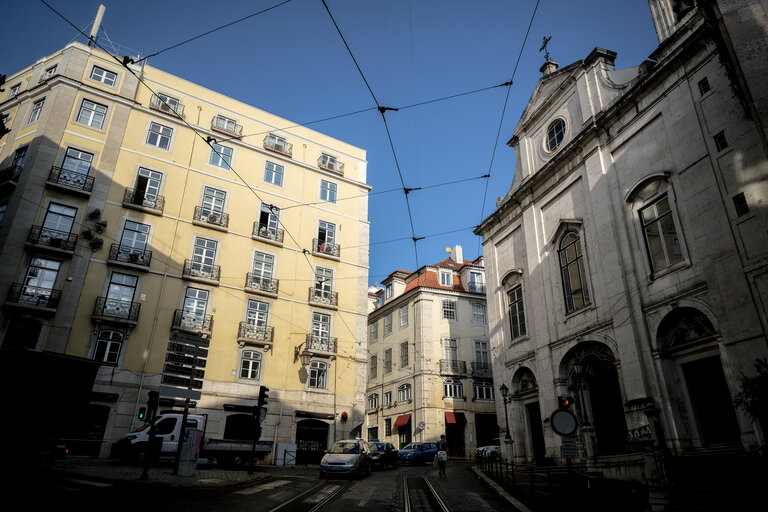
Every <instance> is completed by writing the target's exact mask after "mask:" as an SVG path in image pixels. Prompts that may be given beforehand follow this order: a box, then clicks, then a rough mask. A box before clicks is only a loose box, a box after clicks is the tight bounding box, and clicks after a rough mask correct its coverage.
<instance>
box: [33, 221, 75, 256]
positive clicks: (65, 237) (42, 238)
mask: <svg viewBox="0 0 768 512" xmlns="http://www.w3.org/2000/svg"><path fill="white" fill-rule="evenodd" d="M27 243H29V244H33V245H40V246H44V247H52V248H54V249H61V250H64V251H74V250H75V245H77V235H76V234H74V233H67V232H66V231H58V230H56V229H50V228H45V227H43V226H32V228H31V229H30V230H29V235H28V236H27Z"/></svg>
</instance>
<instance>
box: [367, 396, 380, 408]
mask: <svg viewBox="0 0 768 512" xmlns="http://www.w3.org/2000/svg"><path fill="white" fill-rule="evenodd" d="M378 407H379V394H378V393H373V394H371V395H368V410H373V409H378Z"/></svg>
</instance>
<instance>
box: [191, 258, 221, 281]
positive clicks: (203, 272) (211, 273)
mask: <svg viewBox="0 0 768 512" xmlns="http://www.w3.org/2000/svg"><path fill="white" fill-rule="evenodd" d="M182 276H183V277H184V279H189V280H190V281H197V282H199V283H206V284H215V285H218V284H219V279H220V278H221V267H220V266H219V265H211V264H210V263H201V262H199V261H194V260H184V270H183V271H182Z"/></svg>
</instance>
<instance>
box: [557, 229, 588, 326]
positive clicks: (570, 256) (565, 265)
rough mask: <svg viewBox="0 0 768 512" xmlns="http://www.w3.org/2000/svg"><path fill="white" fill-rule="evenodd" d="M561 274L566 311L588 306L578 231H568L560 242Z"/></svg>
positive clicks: (582, 255)
mask: <svg viewBox="0 0 768 512" xmlns="http://www.w3.org/2000/svg"><path fill="white" fill-rule="evenodd" d="M558 254H559V256H560V273H561V275H562V277H563V293H564V294H565V309H566V312H568V313H570V312H571V311H575V310H577V309H581V308H583V307H584V306H587V305H588V304H589V303H590V302H589V290H588V289H587V279H586V277H587V276H586V273H585V272H584V254H583V253H582V250H581V240H580V239H579V234H578V233H577V232H576V231H568V232H567V233H566V234H565V235H564V236H563V238H562V239H561V240H560V250H559V251H558Z"/></svg>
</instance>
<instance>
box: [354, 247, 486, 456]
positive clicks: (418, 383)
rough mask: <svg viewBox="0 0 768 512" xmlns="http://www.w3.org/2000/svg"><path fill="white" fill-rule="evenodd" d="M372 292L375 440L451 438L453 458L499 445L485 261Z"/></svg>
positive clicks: (431, 269)
mask: <svg viewBox="0 0 768 512" xmlns="http://www.w3.org/2000/svg"><path fill="white" fill-rule="evenodd" d="M381 285H382V287H380V288H379V287H373V288H372V289H371V290H370V292H369V299H370V313H369V317H368V324H369V325H368V329H369V331H368V354H369V357H368V362H369V365H368V392H367V400H366V410H367V413H366V426H367V429H368V431H367V436H368V439H369V440H380V441H387V442H391V443H393V444H394V445H395V446H397V447H399V448H402V447H404V446H405V445H406V444H408V443H410V442H417V441H427V442H434V441H437V440H438V439H440V436H441V435H443V434H445V435H446V440H447V442H448V447H449V452H450V453H451V456H452V457H462V456H466V457H472V456H474V450H475V448H477V447H478V446H485V445H489V444H498V436H499V428H498V424H497V419H496V407H495V402H494V390H493V376H492V373H491V364H490V363H491V359H490V352H489V345H488V343H489V335H488V322H487V315H486V311H487V309H486V300H485V271H484V268H483V261H482V257H480V258H477V259H476V260H474V261H468V260H464V259H463V255H462V248H461V246H456V247H454V248H453V249H452V250H451V254H450V257H449V258H446V259H445V260H443V261H441V262H439V263H436V264H434V265H426V266H424V267H422V268H420V269H418V270H417V271H416V272H409V271H406V270H397V271H395V272H393V273H392V274H390V275H389V276H387V278H386V279H384V280H383V281H382V283H381Z"/></svg>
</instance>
